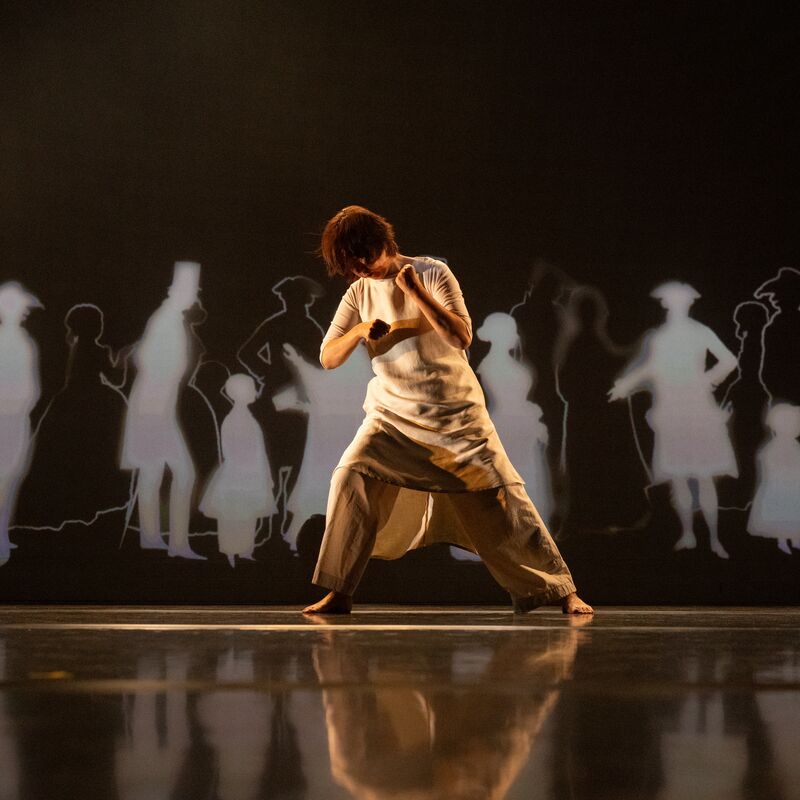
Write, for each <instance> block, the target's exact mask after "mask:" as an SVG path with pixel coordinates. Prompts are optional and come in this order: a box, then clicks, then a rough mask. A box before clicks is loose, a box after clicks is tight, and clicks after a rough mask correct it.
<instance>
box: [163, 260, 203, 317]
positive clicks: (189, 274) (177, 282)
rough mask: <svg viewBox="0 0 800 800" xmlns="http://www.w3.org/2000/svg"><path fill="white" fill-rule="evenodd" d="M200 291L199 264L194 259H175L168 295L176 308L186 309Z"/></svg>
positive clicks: (192, 303)
mask: <svg viewBox="0 0 800 800" xmlns="http://www.w3.org/2000/svg"><path fill="white" fill-rule="evenodd" d="M199 291H200V265H199V264H198V263H197V262H196V261H176V262H175V267H174V269H173V273H172V285H171V286H170V287H169V297H170V299H171V300H172V301H173V302H174V303H175V304H176V305H177V306H178V308H181V309H183V310H184V311H188V310H189V309H190V308H191V307H192V306H193V305H194V304H195V303H196V302H197V295H198V292H199Z"/></svg>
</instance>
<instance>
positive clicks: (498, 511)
mask: <svg viewBox="0 0 800 800" xmlns="http://www.w3.org/2000/svg"><path fill="white" fill-rule="evenodd" d="M450 500H451V502H452V503H453V506H454V507H455V509H456V511H457V513H458V515H459V517H460V519H461V524H462V526H463V528H464V530H465V531H466V533H467V535H468V536H469V537H470V540H471V541H472V544H473V546H474V548H475V551H476V552H477V553H478V555H479V556H480V557H481V558H482V559H483V562H484V563H485V564H486V566H487V568H488V569H489V571H490V572H491V574H492V576H493V577H494V579H495V580H496V581H497V582H498V583H499V584H500V585H501V586H502V587H503V588H504V589H506V590H507V591H508V592H509V594H510V595H511V597H512V600H513V602H514V607H515V608H516V609H517V610H520V611H527V610H531V609H533V608H536V607H538V606H542V605H548V604H553V603H559V604H561V605H562V607H563V608H564V610H565V611H567V612H569V613H591V611H592V609H591V607H590V606H588V605H587V604H586V603H584V602H583V601H581V600H580V598H579V597H578V596H577V594H576V592H575V584H574V583H573V581H572V575H571V574H570V571H569V568H568V567H567V565H566V563H565V562H564V559H563V558H562V557H561V553H560V552H559V550H558V547H557V545H556V543H555V542H554V541H553V537H552V536H551V535H550V533H549V531H548V530H547V526H546V525H545V524H544V522H543V521H542V518H541V516H540V515H539V512H538V511H537V510H536V508H535V506H534V505H533V503H532V502H531V500H530V498H529V497H528V495H527V494H526V493H525V487H524V486H521V485H510V486H502V487H499V488H497V489H490V490H487V491H483V492H462V493H459V494H452V495H450Z"/></svg>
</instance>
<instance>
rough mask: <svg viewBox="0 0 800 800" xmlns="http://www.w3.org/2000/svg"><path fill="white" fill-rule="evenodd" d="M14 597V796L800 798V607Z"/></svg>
mask: <svg viewBox="0 0 800 800" xmlns="http://www.w3.org/2000/svg"><path fill="white" fill-rule="evenodd" d="M330 619H331V622H330V624H329V623H327V622H325V621H322V620H312V619H306V618H303V617H302V616H301V615H300V614H299V613H298V612H297V610H296V609H288V608H241V607H236V608H230V607H229V608H208V607H203V608H135V609H134V608H116V607H115V608H110V607H103V608H95V607H92V608H43V607H5V608H3V609H0V680H2V684H1V686H2V691H1V692H0V798H2V800H12V799H13V800H31V798H37V800H38V798H42V800H44V799H45V798H46V799H47V800H72V798H80V799H81V800H93V799H94V798H98V799H100V798H102V800H117V799H119V800H124V798H131V799H132V798H136V800H150V798H153V799H156V798H165V799H166V798H175V799H176V800H182V799H183V798H186V799H187V800H204V799H205V798H208V799H209V800H211V799H212V798H213V799H214V800H239V799H240V798H241V800H245V799H247V800H250V799H252V798H292V800H299V799H300V798H310V799H313V798H320V800H335V799H336V798H351V797H352V798H369V800H380V798H403V799H404V800H411V798H415V799H421V798H431V799H433V798H436V800H461V799H462V798H463V799H464V800H499V799H500V798H518V799H519V800H522V798H524V800H532V798H553V800H568V799H571V798H607V799H608V800H627V799H628V798H658V799H659V800H665V799H666V798H680V800H695V799H696V798H720V799H722V798H724V799H725V800H731V798H743V799H744V798H747V799H748V800H752V799H753V798H770V800H782V799H784V798H785V799H786V800H789V798H797V797H800V758H799V757H798V742H800V610H797V609H775V608H771V609H742V608H726V609H723V608H714V609H708V608H705V609H688V608H687V609H677V608H613V609H612V608H602V609H598V614H597V615H596V616H595V617H594V618H593V619H591V620H575V619H570V618H567V617H565V616H563V615H561V614H560V613H559V612H558V611H556V610H555V609H553V610H540V611H536V612H534V613H532V614H528V615H525V616H514V615H512V614H511V613H510V612H509V611H508V610H506V609H488V608H446V609H445V608H409V607H392V608H387V607H362V608H357V609H356V612H355V613H354V614H353V615H352V616H351V617H349V618H336V619H333V618H330Z"/></svg>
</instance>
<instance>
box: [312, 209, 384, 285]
mask: <svg viewBox="0 0 800 800" xmlns="http://www.w3.org/2000/svg"><path fill="white" fill-rule="evenodd" d="M384 250H386V253H387V255H390V256H395V255H397V252H398V251H397V242H395V240H394V228H392V225H391V223H390V222H389V221H388V220H386V219H384V218H383V217H382V216H380V215H379V214H376V213H375V212H374V211H370V210H369V209H367V208H362V207H361V206H347V207H346V208H343V209H342V210H341V211H339V213H338V214H335V215H334V216H333V217H331V218H330V219H329V220H328V222H327V224H326V225H325V230H324V231H323V232H322V241H321V243H320V247H319V255H321V256H322V258H323V259H324V260H325V266H326V268H327V270H328V275H330V276H331V277H333V276H334V275H341V276H342V277H343V278H345V279H346V280H347V281H348V282H352V281H354V280H356V278H357V277H358V276H357V275H356V274H355V272H354V270H353V267H354V266H356V265H358V264H361V263H364V264H371V263H372V262H373V261H376V260H377V259H378V258H380V256H381V253H382V252H383V251H384Z"/></svg>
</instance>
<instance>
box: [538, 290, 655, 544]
mask: <svg viewBox="0 0 800 800" xmlns="http://www.w3.org/2000/svg"><path fill="white" fill-rule="evenodd" d="M608 317H609V309H608V304H607V303H606V300H605V298H604V297H603V296H602V294H600V292H599V291H598V290H597V289H594V288H592V287H588V286H581V287H579V288H577V289H574V290H573V291H572V292H571V293H570V296H569V300H568V301H567V305H566V308H565V309H564V314H563V317H562V324H561V330H560V332H559V337H558V339H557V340H556V345H555V351H554V357H553V360H554V363H555V369H556V384H557V386H558V391H559V394H560V396H561V397H562V398H563V399H564V423H563V425H562V426H561V428H562V436H563V438H562V442H561V447H562V456H561V459H560V462H561V464H562V469H563V471H564V477H565V487H566V498H565V508H564V523H563V526H564V528H565V529H568V530H570V531H587V530H606V531H608V530H615V529H619V528H630V527H633V526H635V525H636V523H637V522H640V521H641V520H642V519H643V517H644V515H645V514H646V513H647V510H648V504H647V496H646V494H645V486H646V484H647V475H646V473H645V470H644V468H643V465H642V462H641V460H640V458H639V453H638V451H637V448H636V442H635V440H634V438H633V432H632V430H631V421H630V416H629V409H628V408H627V407H626V406H624V405H621V404H615V405H609V403H608V398H607V391H608V386H609V384H610V383H611V382H612V381H613V380H614V378H615V376H617V375H619V373H620V371H621V370H622V368H623V366H624V364H625V361H626V360H627V359H628V358H630V356H631V355H632V349H631V348H630V347H621V346H619V345H617V344H615V343H614V342H613V341H612V340H611V337H610V335H609V332H608Z"/></svg>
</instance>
